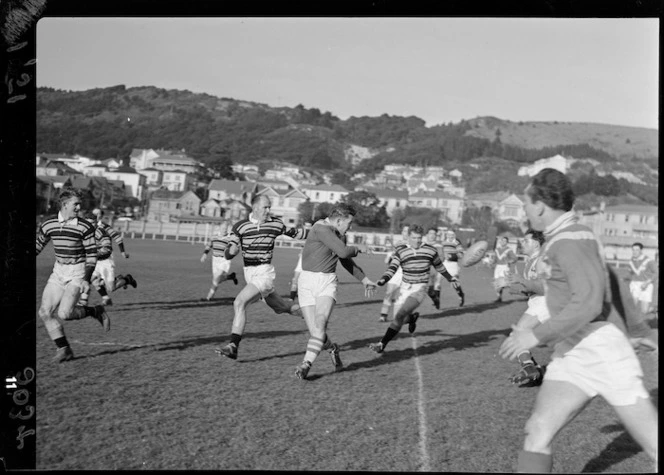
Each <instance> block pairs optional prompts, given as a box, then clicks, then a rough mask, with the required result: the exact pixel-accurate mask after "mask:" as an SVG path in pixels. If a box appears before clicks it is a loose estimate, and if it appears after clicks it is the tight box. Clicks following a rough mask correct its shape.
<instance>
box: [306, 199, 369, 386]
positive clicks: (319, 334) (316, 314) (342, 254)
mask: <svg viewBox="0 0 664 475" xmlns="http://www.w3.org/2000/svg"><path fill="white" fill-rule="evenodd" d="M354 216H355V209H354V208H353V207H352V206H349V205H347V204H345V203H339V204H337V205H335V206H334V208H332V210H331V211H330V214H329V216H328V217H327V218H325V219H323V220H320V221H317V222H316V223H315V224H314V225H313V227H312V228H311V231H310V232H309V235H308V237H307V240H306V241H305V243H304V249H303V250H302V272H301V273H300V276H299V281H298V302H299V303H300V308H301V310H302V314H303V315H304V321H305V322H306V324H307V328H308V329H309V334H310V338H309V342H308V343H307V351H306V353H305V354H304V360H303V361H302V363H301V364H300V365H299V366H298V367H297V368H296V369H295V375H296V376H297V377H298V378H300V379H307V375H308V374H309V370H310V369H311V365H313V363H314V361H315V360H316V357H317V356H318V354H319V353H320V352H321V351H322V350H327V351H329V352H330V355H331V357H332V364H333V365H334V370H335V371H339V370H341V368H342V367H343V363H342V362H341V358H340V356H339V345H337V344H336V343H333V342H332V340H330V339H329V337H328V335H327V322H328V321H329V319H330V315H332V310H334V304H335V303H336V300H337V282H338V278H337V274H336V268H337V261H339V262H341V265H342V266H343V267H344V268H345V269H346V270H347V271H348V272H349V273H350V274H352V275H353V277H355V278H356V279H357V280H359V281H360V282H362V285H364V289H365V296H367V297H370V296H371V295H372V294H373V292H374V290H375V289H376V284H375V283H374V282H372V281H371V280H369V278H368V277H367V276H365V275H364V272H363V271H362V269H360V267H359V266H358V265H357V264H355V262H354V261H353V259H352V258H353V257H354V256H357V254H358V253H360V252H366V250H367V248H366V246H362V245H354V246H347V245H346V232H347V231H348V230H349V229H350V227H351V224H352V222H353V218H354Z"/></svg>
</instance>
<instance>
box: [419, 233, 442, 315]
mask: <svg viewBox="0 0 664 475" xmlns="http://www.w3.org/2000/svg"><path fill="white" fill-rule="evenodd" d="M423 241H424V242H425V243H426V244H429V245H430V246H433V247H434V248H435V249H436V251H437V252H438V255H439V256H440V258H441V259H443V258H444V256H445V254H443V246H442V245H441V243H439V242H438V229H437V228H429V230H428V231H427V234H426V236H425V237H424V239H423ZM430 272H431V273H430V275H429V287H428V289H427V295H429V298H431V301H432V302H433V305H434V307H436V309H438V310H440V283H441V282H442V276H441V275H440V274H439V273H438V272H436V270H435V269H434V268H431V271H430Z"/></svg>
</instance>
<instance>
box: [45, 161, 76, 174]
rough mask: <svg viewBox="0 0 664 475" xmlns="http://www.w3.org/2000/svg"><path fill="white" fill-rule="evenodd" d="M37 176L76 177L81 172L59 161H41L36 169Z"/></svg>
mask: <svg viewBox="0 0 664 475" xmlns="http://www.w3.org/2000/svg"><path fill="white" fill-rule="evenodd" d="M35 174H36V175H37V176H74V175H81V172H79V171H78V170H75V169H73V168H71V167H70V166H69V165H67V164H66V163H64V162H61V161H59V160H40V162H39V163H38V164H37V167H36V169H35Z"/></svg>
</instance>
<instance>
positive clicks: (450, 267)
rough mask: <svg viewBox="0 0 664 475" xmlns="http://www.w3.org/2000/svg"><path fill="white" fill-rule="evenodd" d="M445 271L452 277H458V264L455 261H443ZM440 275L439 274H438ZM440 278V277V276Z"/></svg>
mask: <svg viewBox="0 0 664 475" xmlns="http://www.w3.org/2000/svg"><path fill="white" fill-rule="evenodd" d="M443 264H445V269H447V272H449V273H450V275H451V276H452V277H459V263H458V262H456V261H444V262H443ZM438 275H440V274H438ZM441 277H442V275H441Z"/></svg>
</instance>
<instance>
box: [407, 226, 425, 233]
mask: <svg viewBox="0 0 664 475" xmlns="http://www.w3.org/2000/svg"><path fill="white" fill-rule="evenodd" d="M413 233H415V234H424V228H423V227H422V226H420V225H419V224H413V225H412V226H411V227H410V229H408V234H413Z"/></svg>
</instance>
